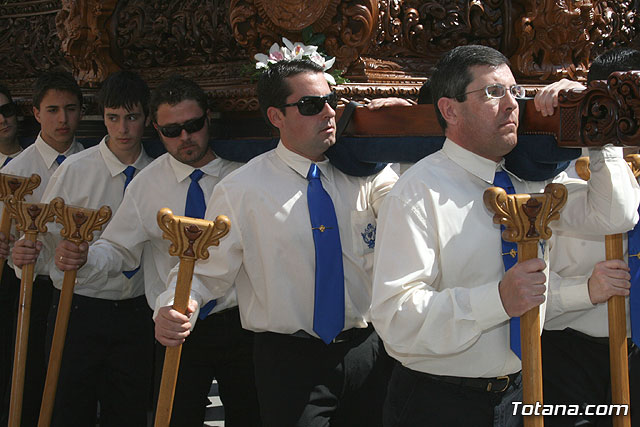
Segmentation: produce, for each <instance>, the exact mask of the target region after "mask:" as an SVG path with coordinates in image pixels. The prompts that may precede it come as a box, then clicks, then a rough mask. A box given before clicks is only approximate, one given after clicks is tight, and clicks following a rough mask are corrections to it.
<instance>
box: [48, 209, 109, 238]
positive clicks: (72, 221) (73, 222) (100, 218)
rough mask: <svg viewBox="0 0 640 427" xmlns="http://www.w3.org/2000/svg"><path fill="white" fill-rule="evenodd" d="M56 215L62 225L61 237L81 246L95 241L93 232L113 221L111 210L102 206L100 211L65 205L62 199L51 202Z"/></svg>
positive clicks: (57, 220)
mask: <svg viewBox="0 0 640 427" xmlns="http://www.w3.org/2000/svg"><path fill="white" fill-rule="evenodd" d="M49 205H50V206H51V209H52V210H53V212H54V213H55V215H56V222H57V223H58V224H60V225H62V230H60V235H61V236H62V237H64V238H65V239H67V240H70V241H72V242H74V243H77V244H80V243H81V242H90V241H92V240H93V232H94V231H96V230H99V229H100V228H101V227H102V226H103V225H104V224H106V223H107V221H109V220H110V219H111V208H110V207H109V206H102V207H101V208H100V209H98V210H94V209H86V208H81V207H77V206H70V205H65V203H64V200H62V198H61V197H56V198H55V199H53V200H51V202H49Z"/></svg>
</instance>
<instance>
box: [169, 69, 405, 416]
mask: <svg viewBox="0 0 640 427" xmlns="http://www.w3.org/2000/svg"><path fill="white" fill-rule="evenodd" d="M258 99H259V101H260V109H261V111H262V113H263V115H264V116H265V119H266V120H267V121H268V123H270V124H272V125H273V126H275V127H276V128H278V130H279V131H280V143H279V144H278V146H277V147H276V148H275V149H274V150H272V151H270V152H267V153H265V154H263V155H261V156H258V157H256V158H254V159H253V160H251V161H250V162H249V163H247V164H246V165H245V166H243V167H242V168H240V169H238V170H237V171H236V172H235V173H234V174H232V175H229V176H228V177H227V178H225V179H224V180H222V181H221V182H220V183H219V184H218V186H216V189H215V190H214V193H213V195H212V197H211V200H210V202H209V206H208V209H207V215H206V218H207V219H213V218H215V216H216V215H218V214H225V215H227V216H228V217H229V219H230V221H231V230H230V233H229V235H227V236H225V237H224V238H223V239H222V240H221V241H220V246H219V247H216V248H210V256H209V259H208V260H207V261H205V262H197V263H196V266H195V274H194V278H193V281H192V298H193V300H192V309H195V308H196V306H198V307H199V306H202V304H204V303H205V302H206V301H208V300H210V299H212V298H217V297H219V296H220V295H223V294H224V293H225V292H227V290H228V289H229V288H230V287H231V286H232V284H233V283H234V282H235V284H236V288H237V291H238V303H239V306H240V313H241V316H242V324H243V326H244V327H245V328H247V329H249V330H252V331H255V332H257V333H256V336H255V346H254V363H255V369H256V386H257V389H258V397H259V401H260V412H261V415H262V420H263V423H264V425H265V426H274V427H275V426H277V427H280V426H300V427H302V426H305V427H306V426H328V425H332V426H379V425H381V411H380V410H381V405H382V401H383V400H384V394H385V392H386V385H387V381H388V373H389V369H390V360H389V358H388V356H387V355H386V353H385V352H384V349H383V346H382V345H381V342H380V341H379V339H378V336H377V334H376V333H375V331H373V328H372V327H371V325H370V323H369V306H370V303H371V266H372V260H373V259H372V257H373V248H374V245H375V226H376V214H377V211H378V207H379V205H380V202H381V201H382V199H383V197H384V196H385V194H386V193H387V192H388V191H389V189H390V188H391V186H392V185H393V184H394V182H395V181H396V179H397V175H396V174H395V172H393V171H392V170H391V169H390V168H389V167H387V168H385V169H383V170H382V171H381V172H379V173H378V174H376V175H373V176H370V177H353V176H348V175H345V174H344V173H342V172H340V170H338V169H337V168H335V167H334V166H333V165H332V164H331V163H329V161H328V160H327V159H326V158H325V155H324V152H325V151H326V150H327V149H328V148H329V147H330V146H332V145H333V144H334V143H335V130H336V123H335V108H336V104H337V100H336V97H335V94H334V93H332V92H331V89H330V87H329V85H328V83H327V82H326V80H325V77H324V74H323V70H322V68H321V67H318V66H317V65H316V64H314V63H311V62H309V61H282V62H279V63H277V64H273V65H271V66H270V68H269V70H267V71H265V73H264V74H263V75H262V76H261V78H260V80H259V83H258ZM176 272H177V270H176V269H175V268H174V270H173V271H172V275H171V276H170V278H169V282H170V287H169V290H168V291H167V292H166V293H165V294H163V295H160V297H159V298H158V302H157V304H156V308H157V309H158V310H157V311H158V314H157V316H156V337H158V339H161V340H162V341H163V342H166V343H168V344H170V345H174V344H177V343H179V342H181V340H182V339H183V338H184V337H186V336H187V335H188V330H189V327H190V326H191V325H192V324H193V322H194V321H195V318H194V317H193V316H191V318H189V316H183V315H180V314H179V313H177V312H176V311H175V310H172V309H171V307H170V306H168V303H169V298H170V296H171V294H172V292H173V288H174V286H175V278H176V277H175V274H176ZM197 327H198V326H197V323H196V329H197ZM186 340H187V342H188V341H189V338H187V339H186Z"/></svg>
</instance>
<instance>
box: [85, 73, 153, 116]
mask: <svg viewBox="0 0 640 427" xmlns="http://www.w3.org/2000/svg"><path fill="white" fill-rule="evenodd" d="M149 95H150V94H149V86H147V83H146V82H145V81H144V80H142V77H140V75H139V74H138V73H134V72H133V71H117V72H115V73H113V74H110V75H109V77H107V78H106V79H105V81H104V82H102V86H101V87H100V91H99V92H98V95H97V97H96V99H97V101H98V105H99V106H100V110H101V111H102V112H104V109H105V108H121V107H122V108H126V109H127V110H129V111H131V109H133V107H135V105H136V104H140V106H141V107H142V110H143V111H144V115H145V117H146V116H148V115H149Z"/></svg>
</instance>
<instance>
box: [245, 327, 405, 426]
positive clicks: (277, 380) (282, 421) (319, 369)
mask: <svg viewBox="0 0 640 427" xmlns="http://www.w3.org/2000/svg"><path fill="white" fill-rule="evenodd" d="M254 349H255V350H254V361H255V367H256V386H257V388H258V398H259V400H260V410H261V413H262V422H263V424H264V425H265V426H266V427H292V426H299V427H318V426H329V425H331V426H332V427H337V426H345V427H346V426H348V427H354V426H367V427H372V426H381V425H382V404H383V402H384V398H385V394H386V390H387V384H388V379H389V375H390V373H391V367H392V359H391V358H390V357H389V356H388V355H387V354H386V352H385V350H384V347H383V345H382V340H380V338H379V337H378V335H377V334H376V333H375V332H374V331H373V329H372V328H369V329H363V330H361V331H358V334H354V337H353V339H351V340H349V341H346V342H341V343H335V344H329V345H326V344H325V343H324V342H322V341H321V340H319V339H316V338H299V337H295V336H291V335H282V334H276V333H270V332H265V333H259V334H256V338H255V346H254Z"/></svg>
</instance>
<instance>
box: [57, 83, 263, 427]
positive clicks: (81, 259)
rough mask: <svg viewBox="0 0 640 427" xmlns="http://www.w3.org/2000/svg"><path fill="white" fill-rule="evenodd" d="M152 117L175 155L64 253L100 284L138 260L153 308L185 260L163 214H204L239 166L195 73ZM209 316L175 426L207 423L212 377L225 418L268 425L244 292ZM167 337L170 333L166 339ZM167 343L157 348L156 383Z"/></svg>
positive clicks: (155, 95)
mask: <svg viewBox="0 0 640 427" xmlns="http://www.w3.org/2000/svg"><path fill="white" fill-rule="evenodd" d="M149 110H150V113H151V120H152V122H153V125H154V127H155V128H156V129H157V131H158V135H159V136H160V139H161V140H162V143H163V144H164V146H165V148H166V149H167V153H165V154H164V155H162V156H160V157H158V158H157V159H156V160H155V161H153V162H152V163H151V164H150V165H149V166H148V167H146V168H145V169H144V170H142V171H141V172H140V173H139V174H138V175H136V178H135V179H134V180H133V181H132V182H131V184H130V185H129V186H128V187H127V191H126V193H125V195H124V198H123V200H122V203H121V205H120V207H119V208H118V210H117V212H116V213H115V214H114V216H113V218H112V219H111V221H110V223H109V225H108V226H107V227H106V229H105V230H104V233H103V234H102V236H101V237H100V239H99V240H98V241H96V242H95V243H94V244H92V245H91V246H90V247H89V250H88V253H87V248H86V247H78V246H76V245H74V244H72V243H70V242H66V241H63V242H61V243H60V244H59V245H58V247H57V249H56V254H55V262H56V265H57V266H58V267H59V268H60V269H61V270H63V271H65V270H69V269H74V268H77V267H79V266H82V265H83V264H85V262H86V265H84V266H83V267H82V268H81V269H80V270H79V271H78V280H79V281H81V280H82V281H86V282H87V283H91V282H92V281H94V280H99V278H100V276H103V275H105V274H108V275H109V276H110V277H113V276H116V277H119V276H121V275H122V273H123V271H131V270H134V269H136V268H137V267H138V266H140V267H141V269H142V271H141V273H144V282H145V294H146V298H147V301H148V304H149V306H150V307H151V308H153V307H154V305H155V302H156V297H157V296H158V295H159V294H160V293H162V292H163V291H164V290H165V289H166V287H165V285H164V283H165V280H166V277H167V275H168V274H169V271H170V270H171V269H172V268H173V267H174V266H175V265H176V264H177V263H178V261H179V259H178V258H177V257H173V256H171V255H170V254H169V245H170V242H169V241H168V240H166V239H163V238H162V230H161V229H160V228H159V227H158V224H157V214H158V211H159V210H160V209H162V208H165V207H168V208H170V209H171V210H172V211H173V213H174V214H175V215H186V216H190V217H199V218H202V217H203V216H204V212H205V208H206V202H207V201H208V200H209V196H210V195H211V193H212V191H213V189H214V187H215V186H216V185H217V183H218V182H219V181H220V180H221V179H222V178H223V177H224V176H226V175H227V174H229V173H231V172H232V171H234V170H235V169H237V168H238V167H239V166H240V164H239V163H234V162H230V161H227V160H224V159H220V158H217V157H216V155H215V154H214V153H213V151H212V150H211V148H210V146H209V120H208V114H209V109H208V101H207V95H206V93H205V92H204V91H203V90H202V88H200V86H198V85H197V84H196V83H195V82H193V81H192V80H189V79H187V78H185V77H181V76H172V77H170V78H169V79H167V80H166V81H164V82H162V83H161V84H160V85H159V86H158V87H157V88H156V89H155V90H154V91H153V92H152V94H151V100H150V107H149ZM207 303H208V304H207V305H206V306H205V307H203V308H201V310H200V311H199V313H198V314H199V316H200V317H201V319H202V320H200V321H199V322H198V325H197V327H196V328H195V329H194V330H193V333H192V334H191V335H190V337H189V338H188V339H187V340H186V342H185V344H184V346H183V347H182V356H181V360H180V372H179V374H178V384H177V388H176V392H175V399H174V403H173V412H172V422H171V425H180V426H194V427H195V426H198V427H200V426H202V425H203V423H204V417H205V408H206V406H207V403H208V399H207V395H208V393H209V390H210V388H211V383H212V382H213V379H214V378H216V379H217V381H218V384H219V391H220V397H221V400H222V403H223V405H224V409H225V425H228V426H230V427H233V426H242V427H244V426H249V427H251V426H259V425H260V420H259V410H258V404H257V398H256V394H255V380H254V375H253V364H252V361H251V354H252V347H253V334H252V333H251V332H249V331H246V330H244V329H242V327H241V325H240V315H239V312H238V307H237V302H236V293H235V289H234V288H230V289H229V290H228V292H226V293H225V294H224V295H219V298H217V299H215V300H214V299H212V300H211V301H207ZM159 341H160V342H162V343H163V344H164V342H163V341H162V340H159ZM164 353H165V347H164V346H161V345H157V346H156V387H159V383H160V379H161V373H162V360H163V358H164Z"/></svg>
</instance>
